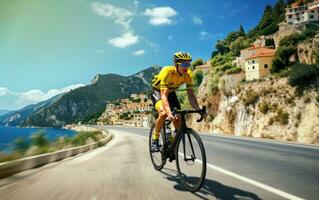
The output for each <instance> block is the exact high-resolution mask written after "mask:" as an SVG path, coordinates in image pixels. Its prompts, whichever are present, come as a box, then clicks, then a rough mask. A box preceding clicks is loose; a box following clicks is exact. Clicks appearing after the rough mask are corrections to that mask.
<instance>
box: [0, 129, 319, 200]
mask: <svg viewBox="0 0 319 200" xmlns="http://www.w3.org/2000/svg"><path fill="white" fill-rule="evenodd" d="M111 131H112V133H113V134H114V139H112V140H111V142H109V143H108V144H107V145H106V146H104V147H101V148H98V149H95V150H92V151H90V152H88V153H84V154H81V155H78V156H75V157H71V158H68V159H64V160H62V161H60V162H56V163H52V164H48V165H45V166H43V167H40V168H37V169H33V170H28V171H25V172H22V173H19V174H16V175H14V176H11V177H9V178H6V179H1V180H0V199H6V200H9V199H12V200H13V199H14V200H19V199H23V200H28V199H30V200H31V199H32V200H37V199H46V200H49V199H92V200H97V199H225V200H228V199H256V200H258V199H271V200H275V199H318V198H317V195H316V192H317V191H319V181H318V180H319V159H318V157H319V156H318V155H319V154H318V153H319V149H318V148H316V147H307V146H304V145H298V146H296V145H290V144H286V143H270V142H260V141H255V140H246V139H240V138H234V137H219V136H208V135H206V134H203V135H202V139H203V141H204V145H205V149H206V154H207V162H208V168H207V176H206V180H205V183H204V185H203V187H202V189H201V190H200V191H198V192H197V193H194V194H193V193H190V192H188V191H186V190H185V189H184V187H183V186H182V185H181V184H180V181H179V179H178V177H177V176H176V166H175V163H174V162H173V163H169V162H168V163H167V164H166V165H165V168H164V169H163V170H162V171H161V172H158V171H156V170H154V168H153V166H152V163H151V161H150V158H149V152H148V137H147V135H148V130H147V129H137V128H128V127H112V129H111Z"/></svg>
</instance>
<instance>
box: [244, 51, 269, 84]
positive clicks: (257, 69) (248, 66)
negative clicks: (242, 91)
mask: <svg viewBox="0 0 319 200" xmlns="http://www.w3.org/2000/svg"><path fill="white" fill-rule="evenodd" d="M245 53H247V54H246V55H247V58H246V59H245V70H244V71H245V77H246V80H254V79H260V78H262V77H265V76H267V75H269V74H270V68H271V67H272V60H273V59H274V57H275V49H270V48H266V47H251V48H248V49H246V50H245Z"/></svg>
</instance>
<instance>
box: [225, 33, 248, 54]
mask: <svg viewBox="0 0 319 200" xmlns="http://www.w3.org/2000/svg"><path fill="white" fill-rule="evenodd" d="M250 44H251V43H250V41H249V40H248V39H246V38H245V37H243V36H241V37H239V38H237V39H236V40H235V41H233V42H232V43H231V45H230V51H231V52H233V53H234V55H235V56H239V55H240V51H241V50H243V49H245V48H248V47H249V46H250Z"/></svg>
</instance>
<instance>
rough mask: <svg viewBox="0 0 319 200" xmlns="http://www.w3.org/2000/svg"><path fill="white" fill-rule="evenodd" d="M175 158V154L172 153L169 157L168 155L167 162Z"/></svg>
mask: <svg viewBox="0 0 319 200" xmlns="http://www.w3.org/2000/svg"><path fill="white" fill-rule="evenodd" d="M175 159H176V158H175V154H173V155H171V157H169V160H168V161H169V162H173V160H175Z"/></svg>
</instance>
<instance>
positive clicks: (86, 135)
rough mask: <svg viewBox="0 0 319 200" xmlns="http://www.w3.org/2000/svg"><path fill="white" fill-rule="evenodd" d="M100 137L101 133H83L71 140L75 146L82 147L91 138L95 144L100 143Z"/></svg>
mask: <svg viewBox="0 0 319 200" xmlns="http://www.w3.org/2000/svg"><path fill="white" fill-rule="evenodd" d="M99 135H102V132H101V131H95V132H85V131H81V132H79V133H78V134H76V135H75V136H74V137H73V138H71V143H72V144H73V145H74V146H80V145H85V144H86V141H87V140H88V139H89V138H91V139H92V140H94V141H95V142H98V141H99V140H98V137H99Z"/></svg>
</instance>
